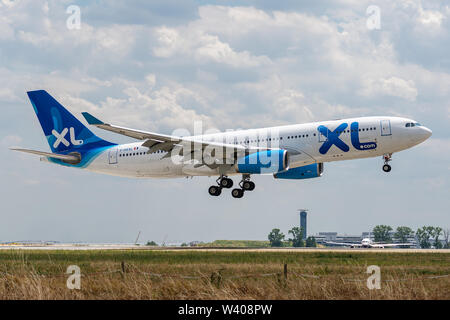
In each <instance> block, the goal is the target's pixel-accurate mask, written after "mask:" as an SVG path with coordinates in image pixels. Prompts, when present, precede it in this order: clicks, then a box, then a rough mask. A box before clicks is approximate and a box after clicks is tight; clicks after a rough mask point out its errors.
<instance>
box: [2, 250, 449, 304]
mask: <svg viewBox="0 0 450 320" xmlns="http://www.w3.org/2000/svg"><path fill="white" fill-rule="evenodd" d="M121 261H125V262H126V264H125V265H126V270H125V271H126V272H125V273H122V272H121ZM284 262H286V263H287V264H288V277H287V279H285V278H284V275H283V263H284ZM71 264H76V265H78V266H80V268H81V271H82V274H83V276H82V280H81V290H69V289H67V287H66V280H67V277H68V276H67V275H65V274H64V273H65V271H66V268H67V266H69V265H71ZM371 264H376V265H379V266H380V267H381V276H382V284H381V289H380V290H369V289H367V287H366V279H367V277H368V275H367V274H366V273H365V271H366V268H367V266H368V265H371ZM447 274H450V254H447V253H444V254H442V253H440V254H431V253H427V254H424V253H411V254H409V253H392V254H384V253H351V254H348V253H306V252H298V253H283V252H271V253H266V252H261V253H252V254H249V253H243V252H240V253H239V252H238V253H225V252H189V253H188V252H182V251H181V252H180V251H178V252H156V251H133V252H131V251H107V252H106V251H88V252H61V251H60V252H58V251H55V252H53V251H52V252H37V251H35V252H30V251H27V252H24V251H9V252H0V299H449V298H450V276H448V277H442V276H443V275H447ZM437 277H438V278H437Z"/></svg>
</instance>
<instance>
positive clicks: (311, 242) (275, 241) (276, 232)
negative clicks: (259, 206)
mask: <svg viewBox="0 0 450 320" xmlns="http://www.w3.org/2000/svg"><path fill="white" fill-rule="evenodd" d="M288 234H290V235H292V238H289V239H285V237H286V236H285V235H284V234H283V232H281V231H280V229H272V231H271V232H270V233H269V235H268V236H267V238H268V239H269V242H270V246H271V247H296V248H298V247H316V246H317V243H316V238H314V237H307V238H306V239H305V240H303V237H302V235H303V228H300V227H293V228H292V229H291V230H289V231H288Z"/></svg>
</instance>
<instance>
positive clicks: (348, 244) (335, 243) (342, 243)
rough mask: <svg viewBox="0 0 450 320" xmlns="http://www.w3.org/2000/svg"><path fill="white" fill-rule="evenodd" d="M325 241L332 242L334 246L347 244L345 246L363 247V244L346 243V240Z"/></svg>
mask: <svg viewBox="0 0 450 320" xmlns="http://www.w3.org/2000/svg"><path fill="white" fill-rule="evenodd" d="M325 243H326V244H332V245H334V246H345V247H361V246H362V245H361V244H360V243H346V242H332V241H328V242H325Z"/></svg>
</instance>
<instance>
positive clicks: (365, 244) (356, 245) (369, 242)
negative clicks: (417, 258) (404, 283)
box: [325, 238, 415, 249]
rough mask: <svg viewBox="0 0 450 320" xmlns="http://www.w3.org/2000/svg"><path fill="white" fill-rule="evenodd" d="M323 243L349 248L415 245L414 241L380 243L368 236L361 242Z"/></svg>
mask: <svg viewBox="0 0 450 320" xmlns="http://www.w3.org/2000/svg"><path fill="white" fill-rule="evenodd" d="M325 244H331V245H334V246H346V247H350V248H381V249H382V248H389V247H404V246H408V247H411V246H415V244H414V243H381V242H373V240H372V239H370V238H364V239H362V240H361V243H345V242H332V241H327V242H325Z"/></svg>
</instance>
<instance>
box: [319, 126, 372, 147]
mask: <svg viewBox="0 0 450 320" xmlns="http://www.w3.org/2000/svg"><path fill="white" fill-rule="evenodd" d="M347 127H348V124H347V123H342V124H340V125H339V126H338V127H337V128H336V129H335V130H334V131H331V130H330V129H328V128H327V127H325V126H323V125H321V126H319V127H318V128H317V130H318V131H319V133H320V134H322V135H323V136H324V137H326V140H325V142H324V143H323V144H322V146H321V147H320V149H319V152H320V153H321V154H326V153H327V152H328V150H330V148H331V147H332V146H333V145H335V146H336V147H338V148H339V149H341V150H342V151H344V152H348V151H349V150H350V147H349V146H348V145H347V144H346V143H345V142H344V141H342V140H341V139H340V138H339V136H340V135H341V134H342V133H344V132H345V130H346V129H347ZM350 138H351V142H352V145H353V147H354V148H355V149H356V150H371V149H375V148H376V147H377V144H376V143H375V142H362V143H361V142H360V141H359V123H358V122H352V124H351V125H350Z"/></svg>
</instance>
